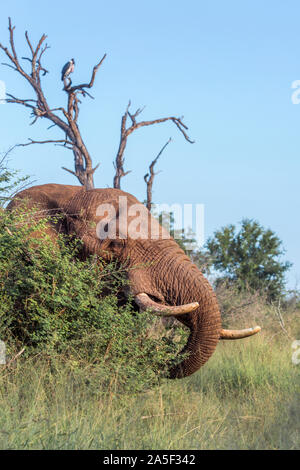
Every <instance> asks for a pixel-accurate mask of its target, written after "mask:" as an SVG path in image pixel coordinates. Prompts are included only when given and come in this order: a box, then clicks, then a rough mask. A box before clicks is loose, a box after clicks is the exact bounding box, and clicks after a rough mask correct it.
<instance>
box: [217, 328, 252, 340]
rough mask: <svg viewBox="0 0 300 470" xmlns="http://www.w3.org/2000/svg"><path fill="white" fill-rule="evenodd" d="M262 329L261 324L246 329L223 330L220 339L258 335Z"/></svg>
mask: <svg viewBox="0 0 300 470" xmlns="http://www.w3.org/2000/svg"><path fill="white" fill-rule="evenodd" d="M260 330H261V327H260V326H254V327H253V328H246V329H245V330H221V331H220V339H243V338H247V337H248V336H253V335H256V333H259V331H260Z"/></svg>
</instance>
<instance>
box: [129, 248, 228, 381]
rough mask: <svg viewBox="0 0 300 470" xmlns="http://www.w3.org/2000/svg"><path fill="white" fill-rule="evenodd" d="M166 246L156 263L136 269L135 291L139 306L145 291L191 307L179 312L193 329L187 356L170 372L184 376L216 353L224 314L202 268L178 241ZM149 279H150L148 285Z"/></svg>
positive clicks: (170, 303) (168, 302) (133, 277)
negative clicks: (184, 250) (198, 266)
mask: <svg viewBox="0 0 300 470" xmlns="http://www.w3.org/2000/svg"><path fill="white" fill-rule="evenodd" d="M170 245H171V246H170ZM164 248H165V249H163V248H162V246H161V245H160V248H159V250H157V255H155V256H157V258H155V256H154V258H155V259H156V263H155V264H154V265H153V264H152V265H151V266H150V267H149V268H144V269H143V268H141V270H139V269H137V270H132V271H131V272H130V274H129V278H130V282H131V288H132V293H133V294H134V295H135V298H136V299H137V300H138V302H137V303H138V304H139V305H140V301H142V300H143V297H144V298H146V296H145V295H144V296H141V295H138V294H141V293H143V292H144V293H146V294H149V295H150V296H151V297H152V298H156V299H158V302H162V304H163V305H167V306H177V307H176V308H178V309H179V308H185V309H187V308H189V310H185V312H187V313H182V314H180V312H179V314H178V313H176V316H175V318H176V319H177V320H179V321H180V322H181V323H183V324H184V325H185V326H187V327H188V328H189V329H190V335H189V338H188V341H187V344H186V346H185V347H184V349H183V351H182V353H186V354H187V356H186V357H185V358H184V359H183V360H182V362H181V363H180V364H178V365H177V366H175V367H173V368H171V369H170V371H169V377H170V378H181V377H187V376H189V375H191V374H193V373H194V372H196V371H197V370H198V369H199V368H200V367H201V366H202V365H203V364H205V362H206V361H207V360H208V359H209V358H210V356H211V355H212V354H213V352H214V350H215V348H216V346H217V344H218V341H219V339H220V335H221V315H220V310H219V306H218V302H217V299H216V296H215V293H214V291H213V289H212V287H211V286H210V284H209V282H208V281H207V280H206V279H205V277H204V276H203V274H202V273H201V271H199V269H198V268H197V267H196V266H195V265H194V264H193V263H192V262H191V261H190V259H189V258H188V257H187V256H186V255H185V254H184V252H183V251H182V250H181V249H180V248H179V247H178V245H177V244H176V243H175V242H174V241H169V244H168V248H167V247H164ZM152 255H153V248H152ZM158 258H159V259H158ZM145 279H148V280H149V282H148V283H146V284H145ZM153 280H154V282H155V284H154V285H153ZM145 285H146V286H147V287H146V290H145ZM192 304H193V305H192ZM179 306H180V307H179ZM191 306H192V308H191ZM149 307H150V308H151V305H150V302H148V308H149ZM145 308H147V304H145V307H144V309H145ZM173 308H174V307H173ZM153 309H154V310H156V309H155V308H154V307H153Z"/></svg>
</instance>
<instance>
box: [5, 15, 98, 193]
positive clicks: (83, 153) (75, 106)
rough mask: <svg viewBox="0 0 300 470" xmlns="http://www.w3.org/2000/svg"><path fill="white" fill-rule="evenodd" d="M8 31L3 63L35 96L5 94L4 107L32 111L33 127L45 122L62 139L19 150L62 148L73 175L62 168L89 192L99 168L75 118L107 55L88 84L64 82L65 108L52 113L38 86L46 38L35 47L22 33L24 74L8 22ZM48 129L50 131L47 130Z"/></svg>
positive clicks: (36, 142) (43, 36) (42, 70)
mask: <svg viewBox="0 0 300 470" xmlns="http://www.w3.org/2000/svg"><path fill="white" fill-rule="evenodd" d="M8 29H9V42H10V50H9V49H8V48H7V47H5V46H3V45H2V44H1V43H0V49H2V50H3V51H4V53H5V54H6V56H7V58H8V59H9V63H4V64H3V65H6V66H8V67H10V68H12V69H13V70H15V71H16V72H18V73H19V74H20V75H21V76H22V77H23V78H24V79H25V80H26V81H27V82H28V83H29V84H30V86H31V87H32V89H33V90H34V93H35V98H34V99H23V98H17V97H15V96H13V95H11V94H7V96H8V98H7V99H6V102H7V103H16V104H20V105H22V106H25V107H26V108H28V109H30V110H31V115H32V117H33V121H32V122H31V125H32V124H35V123H36V122H37V120H38V119H40V118H44V119H48V120H49V121H51V122H52V125H51V126H50V127H54V126H57V127H59V128H60V129H61V130H62V132H63V134H64V138H62V139H55V140H54V139H49V140H43V141H35V140H32V139H29V142H27V143H24V144H18V145H20V146H27V145H32V144H46V143H54V144H56V145H62V146H63V147H65V148H67V149H70V150H72V151H73V155H74V167H75V169H74V171H73V170H69V169H67V168H63V169H64V170H66V171H68V172H69V173H71V174H72V175H74V176H76V177H77V178H78V180H79V182H80V184H82V185H83V186H85V187H86V189H92V188H93V187H94V178H93V175H94V172H95V170H96V169H97V167H98V166H99V164H98V165H96V166H95V167H94V168H93V165H92V158H91V156H90V154H89V152H88V150H87V147H86V145H85V143H84V141H83V139H82V136H81V133H80V130H79V127H78V115H79V103H80V99H79V97H85V96H89V97H91V98H93V97H92V96H91V95H90V94H89V93H88V92H87V88H88V89H89V88H92V86H93V85H94V81H95V77H96V73H97V71H98V69H99V67H100V66H101V65H102V63H103V61H104V59H105V57H106V54H104V56H103V57H102V59H101V60H100V61H99V62H98V64H96V65H95V66H94V68H93V71H92V76H91V79H90V81H89V82H88V83H83V84H81V85H76V86H71V83H69V84H68V86H66V83H65V82H64V91H65V92H66V93H67V107H66V109H65V108H64V107H59V108H54V109H51V107H50V106H49V104H48V102H47V99H46V97H45V95H44V92H43V90H42V84H41V75H42V76H45V75H46V74H47V73H48V70H46V69H45V68H44V67H43V66H42V58H43V55H44V53H45V52H46V50H47V49H48V48H49V46H48V45H47V44H46V43H45V40H46V38H47V36H46V35H45V34H43V35H42V36H41V38H40V40H39V42H38V44H37V46H36V47H34V46H33V45H32V43H31V41H30V39H29V35H28V33H27V31H26V32H25V38H26V42H27V45H28V47H29V51H30V57H22V59H23V60H24V61H28V62H29V64H30V71H29V72H27V71H26V70H25V69H24V67H23V66H22V65H21V63H20V60H19V58H18V56H17V52H16V48H15V43H14V29H15V27H14V26H12V24H11V19H10V18H9V21H8ZM58 113H62V116H59V115H58ZM50 127H49V128H50Z"/></svg>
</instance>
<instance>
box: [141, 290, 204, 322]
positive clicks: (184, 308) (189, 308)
mask: <svg viewBox="0 0 300 470" xmlns="http://www.w3.org/2000/svg"><path fill="white" fill-rule="evenodd" d="M134 300H135V302H136V304H137V305H138V306H139V307H140V308H141V309H142V310H147V309H149V310H152V313H155V314H156V315H159V316H163V317H171V316H173V315H184V314H185V313H190V312H193V311H194V310H196V309H197V308H198V307H199V304H198V302H193V303H191V304H185V305H175V306H174V307H173V306H170V305H163V304H160V303H158V302H155V301H154V300H152V299H150V297H149V295H148V294H145V293H142V294H137V295H135V296H134Z"/></svg>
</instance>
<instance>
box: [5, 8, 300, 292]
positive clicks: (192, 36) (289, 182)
mask: <svg viewBox="0 0 300 470" xmlns="http://www.w3.org/2000/svg"><path fill="white" fill-rule="evenodd" d="M299 15H300V4H299V2H297V1H296V0H295V1H289V0H287V1H285V2H282V1H279V0H264V1H263V2H262V1H261V0H260V1H258V0H254V1H243V2H241V1H232V0H228V1H226V2H224V1H223V0H218V1H209V2H208V1H202V0H187V1H186V2H182V1H178V0H172V1H171V0H166V1H158V0H152V1H151V2H141V1H136V0H134V1H128V2H123V1H122V2H121V1H119V0H118V1H111V2H104V1H95V0H91V1H90V2H87V3H86V4H83V3H82V2H76V1H73V2H68V1H65V2H64V1H57V0H51V1H44V2H43V3H41V2H38V1H32V0H26V2H23V1H22V2H21V1H14V2H10V4H9V3H8V2H5V3H3V4H2V5H1V19H0V40H1V42H2V43H5V44H8V31H7V17H8V16H11V17H12V20H13V23H14V24H15V25H16V27H17V29H16V32H15V33H16V46H17V48H18V50H19V51H20V52H19V55H20V56H23V55H27V52H26V47H25V41H24V31H25V30H28V31H29V33H30V36H31V38H32V40H34V41H36V40H38V38H39V37H40V35H41V34H42V33H43V32H45V33H46V34H47V35H48V44H49V45H51V49H49V51H47V54H46V56H45V65H46V68H47V69H48V70H50V72H51V73H50V74H49V75H47V76H46V77H45V79H44V89H45V92H46V94H47V96H48V97H49V101H50V103H51V104H52V105H53V107H56V106H59V105H61V104H63V103H64V99H65V96H64V93H63V92H62V83H61V81H60V70H61V68H62V65H63V64H64V63H65V62H66V61H67V60H68V59H69V58H71V57H74V58H75V60H76V69H75V73H74V74H73V80H74V82H75V81H76V82H77V81H78V82H81V81H87V80H88V79H89V78H90V71H91V68H92V66H93V65H94V64H95V63H96V62H97V60H98V59H99V58H101V57H102V55H103V54H104V52H106V53H107V54H108V56H107V59H106V60H105V62H104V64H103V66H102V68H101V69H100V70H99V73H98V75H97V79H96V83H95V86H94V88H93V92H92V93H93V95H94V97H95V100H94V101H92V100H89V99H86V100H85V102H84V103H83V104H82V107H81V114H80V127H81V130H82V134H83V135H84V138H85V142H86V144H87V146H88V149H89V150H90V153H91V155H92V156H93V160H94V163H98V162H100V163H101V165H100V168H99V170H98V171H97V173H96V175H95V183H96V186H97V187H106V186H107V185H109V186H111V185H112V178H113V174H114V170H113V166H112V161H113V159H114V157H115V154H116V151H117V147H118V143H119V130H120V119H121V115H122V113H123V112H124V110H125V108H126V105H127V102H128V99H129V98H130V99H131V101H132V104H133V109H134V108H136V107H139V106H142V105H146V108H145V111H144V113H143V118H144V119H154V118H157V117H162V116H169V115H175V116H182V115H184V118H185V119H184V121H185V123H186V124H187V125H188V126H189V135H190V136H191V137H192V138H193V139H195V141H196V142H195V144H193V145H190V144H188V143H187V142H186V141H185V140H184V139H183V137H182V136H181V134H179V132H177V129H176V128H175V127H173V126H172V124H162V125H160V126H155V127H151V128H145V129H142V130H139V131H137V132H136V133H135V134H133V135H132V136H130V141H129V142H128V148H127V151H126V169H131V170H133V171H132V173H130V174H129V175H128V176H127V177H126V178H124V179H123V181H122V189H124V190H126V191H129V192H131V193H133V194H134V195H135V196H136V197H138V198H139V199H141V200H143V199H144V198H145V183H144V181H143V175H144V174H145V172H146V170H147V167H148V165H149V163H150V162H151V160H152V159H153V157H154V156H155V155H156V154H157V153H158V151H159V150H160V148H161V147H162V145H163V144H164V143H165V142H166V140H167V139H168V138H169V137H170V136H172V137H173V142H172V143H171V144H170V145H169V147H168V148H167V149H166V151H165V153H164V154H163V155H162V157H161V160H160V161H159V164H158V167H157V169H158V170H161V171H162V173H160V174H159V175H158V176H157V178H156V180H155V187H154V200H155V202H166V203H175V202H179V203H194V204H196V203H203V204H205V235H206V237H208V236H210V235H212V233H213V231H214V230H217V229H219V228H220V227H221V226H223V225H225V224H228V223H234V224H235V223H237V222H239V221H240V220H241V219H242V218H244V217H248V218H254V219H257V220H258V221H259V222H260V223H261V224H262V225H264V226H265V227H270V228H271V229H272V230H274V231H275V232H276V233H277V234H278V235H279V237H280V238H281V239H282V240H283V243H284V246H285V248H286V250H287V253H286V258H287V259H288V260H290V261H291V262H293V263H294V266H293V268H292V270H291V271H290V274H289V276H288V281H289V282H288V286H289V287H290V288H293V287H294V286H295V284H296V282H297V281H299V282H300V254H299V241H300V222H299V214H300V203H299V177H300V158H299V154H300V105H298V106H297V105H293V104H292V101H291V95H292V89H291V84H292V82H293V81H294V80H297V79H300V51H299V43H300V29H299V17H300V16H299ZM3 61H4V59H3V57H2V58H1V62H3ZM0 80H4V81H5V83H6V86H7V91H8V92H11V93H13V94H14V95H16V96H18V97H23V98H30V97H31V95H30V89H29V87H28V86H27V85H25V84H24V82H23V81H22V79H21V78H20V77H19V76H18V75H17V74H16V73H15V72H13V71H12V70H11V69H8V68H6V67H3V66H1V67H0ZM0 120H1V144H0V150H1V151H5V150H7V149H8V148H9V147H10V146H11V145H14V144H15V143H19V142H25V141H26V140H27V138H28V137H31V138H34V139H37V140H41V139H45V138H61V137H62V135H61V134H60V131H59V130H57V131H56V130H54V129H51V130H49V131H47V130H46V129H47V127H48V125H49V124H48V125H47V123H46V122H40V123H38V124H36V125H35V126H29V122H30V120H29V113H28V112H27V111H26V110H24V109H23V108H21V107H18V106H17V105H8V104H6V105H0ZM72 164H73V161H72V154H71V152H68V151H67V150H64V149H61V148H60V147H54V146H30V147H27V148H20V149H17V150H15V151H14V153H13V155H12V159H11V166H13V167H14V168H19V169H21V170H22V171H23V172H24V173H25V174H29V175H32V176H33V177H34V179H35V180H36V181H37V183H40V184H41V183H48V182H57V183H66V184H77V182H76V180H75V179H74V178H73V177H72V176H71V175H69V174H67V173H66V172H64V171H63V170H61V166H69V167H70V168H72ZM298 287H299V286H298Z"/></svg>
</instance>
